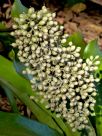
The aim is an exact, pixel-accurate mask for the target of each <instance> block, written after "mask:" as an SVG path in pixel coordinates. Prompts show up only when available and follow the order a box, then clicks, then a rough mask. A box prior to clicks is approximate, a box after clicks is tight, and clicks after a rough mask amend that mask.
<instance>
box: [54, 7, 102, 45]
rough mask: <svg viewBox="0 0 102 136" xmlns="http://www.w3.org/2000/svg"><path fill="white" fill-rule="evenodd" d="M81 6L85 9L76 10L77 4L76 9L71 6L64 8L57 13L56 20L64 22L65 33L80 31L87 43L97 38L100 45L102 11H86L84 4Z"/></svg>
mask: <svg viewBox="0 0 102 136" xmlns="http://www.w3.org/2000/svg"><path fill="white" fill-rule="evenodd" d="M82 6H84V5H82ZM79 8H80V5H79ZM83 8H86V10H85V11H80V10H78V5H77V6H76V11H75V9H74V10H73V8H72V9H71V8H64V9H63V10H62V11H59V12H58V13H57V18H56V20H57V21H59V22H60V23H61V24H64V28H65V32H66V33H69V34H73V33H74V32H81V33H82V34H83V37H84V39H85V41H86V42H87V43H88V42H89V41H91V40H93V39H98V43H99V45H100V46H101V47H102V13H100V12H99V10H91V11H87V7H85V6H84V7H83ZM101 8H102V7H101ZM81 10H82V9H81Z"/></svg>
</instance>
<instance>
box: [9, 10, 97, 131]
mask: <svg viewBox="0 0 102 136" xmlns="http://www.w3.org/2000/svg"><path fill="white" fill-rule="evenodd" d="M54 18H55V13H50V12H49V11H48V10H47V9H46V7H42V9H41V10H40V11H38V12H36V11H34V9H33V8H30V9H29V10H28V13H27V14H25V13H23V14H21V15H20V17H19V18H15V24H14V25H13V28H14V29H15V31H14V32H12V33H11V35H13V36H15V37H16V41H15V43H12V46H13V47H17V48H18V58H19V60H20V61H21V62H23V63H24V64H25V66H26V69H25V70H24V71H23V73H24V74H30V75H32V77H33V78H32V79H31V80H30V82H31V84H32V88H33V89H34V90H37V91H36V93H37V95H38V97H41V98H42V100H44V101H46V102H47V105H46V108H47V109H50V110H51V111H53V112H55V113H56V116H57V117H60V116H61V117H63V119H65V120H66V121H67V122H68V123H69V124H70V126H71V127H72V130H73V131H75V130H76V129H78V130H81V129H84V128H85V127H86V126H87V124H88V119H87V117H88V116H89V115H90V114H91V112H92V111H93V110H94V105H95V102H96V101H95V96H96V89H95V85H94V82H95V81H96V82H97V81H98V79H95V78H94V76H93V72H94V71H95V70H97V65H98V64H99V63H100V62H99V61H98V56H96V57H92V56H91V57H90V58H88V59H86V61H83V60H82V59H81V57H80V50H81V48H80V47H76V46H75V45H73V43H72V42H69V43H68V46H67V47H62V46H61V45H62V44H63V43H65V42H66V38H67V37H68V34H63V26H60V25H58V23H57V22H56V21H55V20H54Z"/></svg>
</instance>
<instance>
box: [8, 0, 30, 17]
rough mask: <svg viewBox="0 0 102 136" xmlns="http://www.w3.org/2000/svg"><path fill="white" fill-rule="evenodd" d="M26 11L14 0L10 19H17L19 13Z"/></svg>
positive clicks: (17, 0)
mask: <svg viewBox="0 0 102 136" xmlns="http://www.w3.org/2000/svg"><path fill="white" fill-rule="evenodd" d="M27 11H28V9H27V8H26V7H25V6H23V5H22V3H21V1H20V0H14V3H13V6H12V10H11V16H12V17H18V16H19V15H20V14H21V13H23V12H25V13H26V12H27Z"/></svg>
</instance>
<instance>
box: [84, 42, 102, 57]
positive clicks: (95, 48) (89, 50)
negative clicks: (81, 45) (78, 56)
mask: <svg viewBox="0 0 102 136" xmlns="http://www.w3.org/2000/svg"><path fill="white" fill-rule="evenodd" d="M97 55H98V56H100V57H102V52H101V51H100V49H99V45H98V43H97V40H93V41H91V42H90V43H89V44H88V45H87V46H86V48H85V50H84V58H88V57H90V56H94V57H95V56H97Z"/></svg>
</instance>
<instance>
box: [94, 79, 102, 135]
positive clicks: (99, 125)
mask: <svg viewBox="0 0 102 136" xmlns="http://www.w3.org/2000/svg"><path fill="white" fill-rule="evenodd" d="M96 88H97V91H98V92H97V97H96V106H95V113H96V130H97V135H98V136H102V80H100V82H99V83H97V84H96Z"/></svg>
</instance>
